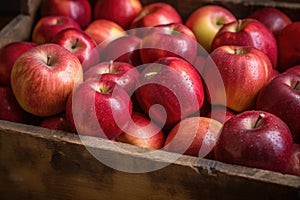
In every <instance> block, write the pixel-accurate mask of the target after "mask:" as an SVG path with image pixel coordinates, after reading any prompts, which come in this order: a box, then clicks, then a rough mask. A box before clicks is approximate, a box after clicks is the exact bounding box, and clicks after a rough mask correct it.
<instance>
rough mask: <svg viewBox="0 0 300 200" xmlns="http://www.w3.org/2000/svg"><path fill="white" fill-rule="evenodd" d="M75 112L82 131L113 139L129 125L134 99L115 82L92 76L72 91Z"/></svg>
mask: <svg viewBox="0 0 300 200" xmlns="http://www.w3.org/2000/svg"><path fill="white" fill-rule="evenodd" d="M72 113H73V119H74V123H75V127H76V130H77V132H78V134H79V135H82V136H94V137H101V138H107V139H109V140H113V139H115V138H116V137H117V136H119V135H120V134H121V133H122V131H123V130H124V129H125V128H126V126H128V123H129V121H130V119H131V115H132V102H131V99H130V97H129V95H128V94H127V93H126V91H125V90H124V89H123V88H121V87H120V86H118V84H116V83H115V82H113V81H108V80H100V81H96V80H90V81H85V82H83V83H81V84H80V85H79V86H78V87H77V88H76V89H75V90H74V92H73V93H72Z"/></svg>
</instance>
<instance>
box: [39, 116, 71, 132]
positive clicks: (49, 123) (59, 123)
mask: <svg viewBox="0 0 300 200" xmlns="http://www.w3.org/2000/svg"><path fill="white" fill-rule="evenodd" d="M39 126H40V127H43V128H48V129H52V130H61V131H69V128H68V123H67V119H66V113H65V112H63V113H59V114H57V115H53V116H49V117H46V118H43V120H42V121H41V123H40V124H39Z"/></svg>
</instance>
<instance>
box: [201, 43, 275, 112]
mask: <svg viewBox="0 0 300 200" xmlns="http://www.w3.org/2000/svg"><path fill="white" fill-rule="evenodd" d="M213 66H216V67H217V69H218V71H219V73H220V75H221V77H222V81H223V84H224V88H225V94H224V92H222V87H220V83H219V82H217V81H216V80H215V79H216V78H215V76H216V71H215V70H214V68H213ZM272 71H273V68H272V64H271V62H270V60H269V58H268V57H267V56H266V54H264V53H263V52H262V51H260V50H258V49H256V48H254V47H244V46H231V45H224V46H220V47H218V48H217V49H215V50H214V51H213V52H211V54H210V57H209V59H207V61H206V63H205V66H204V73H203V78H204V82H205V83H206V84H207V85H209V86H210V88H209V91H208V89H207V87H206V92H207V94H208V95H207V96H208V101H209V103H211V104H220V105H223V106H226V107H228V108H230V109H232V110H233V111H235V112H241V111H244V110H249V109H253V108H254V107H255V103H256V98H257V95H258V92H259V91H260V89H261V88H262V87H263V86H264V85H266V84H267V82H268V81H269V80H270V77H271V76H272ZM237 86H238V87H237ZM224 98H226V102H224ZM212 100H214V102H213V103H212ZM225 103H226V104H225Z"/></svg>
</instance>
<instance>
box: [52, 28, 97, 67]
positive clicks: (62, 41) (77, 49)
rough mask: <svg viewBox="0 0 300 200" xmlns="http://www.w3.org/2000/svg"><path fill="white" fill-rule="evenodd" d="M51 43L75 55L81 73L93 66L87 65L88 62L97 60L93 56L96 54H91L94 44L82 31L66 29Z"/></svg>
mask: <svg viewBox="0 0 300 200" xmlns="http://www.w3.org/2000/svg"><path fill="white" fill-rule="evenodd" d="M52 43H55V44H58V45H60V46H62V47H64V48H66V49H67V50H69V51H70V52H71V53H72V54H73V55H75V56H76V57H77V58H78V59H79V61H80V63H81V64H82V66H83V71H85V70H86V69H87V68H88V67H90V65H92V64H95V63H93V62H92V63H89V61H91V60H98V58H95V56H97V57H98V54H94V53H92V51H93V50H94V48H95V47H96V42H95V41H94V40H93V39H92V38H91V37H90V36H89V35H87V34H86V33H85V32H84V31H83V30H80V29H77V28H66V29H64V30H62V31H60V32H58V33H57V34H56V35H55V36H54V38H53V40H52ZM90 56H93V58H90ZM83 63H84V64H85V65H83ZM87 63H89V64H87Z"/></svg>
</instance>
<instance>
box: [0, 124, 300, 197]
mask: <svg viewBox="0 0 300 200" xmlns="http://www.w3.org/2000/svg"><path fill="white" fill-rule="evenodd" d="M115 145H116V143H115V142H112V141H108V140H97V142H96V143H95V144H92V146H93V148H94V150H95V151H96V152H98V153H99V154H104V153H109V154H110V155H111V156H112V157H115V158H118V159H119V160H120V161H121V162H120V163H122V164H123V165H139V164H145V163H147V164H149V165H150V164H152V165H155V164H159V163H161V162H168V160H169V159H170V158H172V156H174V154H172V153H166V152H161V157H160V158H153V157H149V156H144V157H143V155H141V156H140V157H137V156H135V155H133V154H130V153H128V151H133V152H140V153H142V152H144V151H145V152H146V151H147V150H146V149H142V148H138V147H135V146H132V145H127V144H122V143H118V144H117V145H118V146H119V147H122V149H123V150H116V148H115ZM0 180H1V181H0V194H1V197H2V199H73V200H74V199H132V200H134V199H178V200H179V199H180V200H182V199H189V200H190V199H297V198H299V189H300V178H299V177H296V176H290V175H283V174H280V173H274V172H270V171H266V170H260V169H251V168H246V167H241V166H234V165H228V164H224V163H220V162H215V161H211V160H206V159H198V158H194V157H189V156H182V157H180V158H179V159H178V160H177V161H176V162H174V163H173V164H170V165H168V166H167V167H164V168H162V169H160V170H157V171H153V172H148V173H126V172H121V171H118V170H114V169H112V168H110V167H107V166H106V165H104V164H102V163H101V162H99V161H98V160H97V159H95V157H93V156H92V155H91V154H90V153H89V152H88V151H87V149H86V148H85V146H83V145H82V143H81V141H80V139H79V137H78V136H76V135H74V134H71V133H65V132H61V131H52V130H48V129H44V128H39V127H33V126H27V125H21V124H15V123H10V122H5V121H1V122H0Z"/></svg>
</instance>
